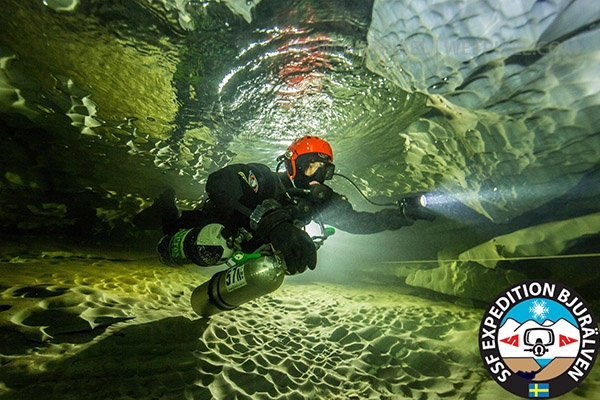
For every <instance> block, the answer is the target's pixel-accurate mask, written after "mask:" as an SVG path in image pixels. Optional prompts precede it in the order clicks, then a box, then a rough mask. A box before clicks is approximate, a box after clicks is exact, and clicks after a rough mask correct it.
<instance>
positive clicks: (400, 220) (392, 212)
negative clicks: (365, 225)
mask: <svg viewBox="0 0 600 400" xmlns="http://www.w3.org/2000/svg"><path fill="white" fill-rule="evenodd" d="M377 223H378V224H379V225H380V226H381V227H383V228H384V229H386V230H390V231H395V230H396V229H400V228H402V227H403V226H410V225H412V224H414V223H415V220H414V219H412V218H408V217H406V216H405V215H404V214H403V213H402V211H401V210H400V209H397V208H386V209H385V210H381V211H378V212H377Z"/></svg>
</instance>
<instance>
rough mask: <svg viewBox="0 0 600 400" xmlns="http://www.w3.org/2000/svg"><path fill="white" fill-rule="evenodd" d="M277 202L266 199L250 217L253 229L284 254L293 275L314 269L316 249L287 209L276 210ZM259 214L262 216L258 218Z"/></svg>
mask: <svg viewBox="0 0 600 400" xmlns="http://www.w3.org/2000/svg"><path fill="white" fill-rule="evenodd" d="M277 205H278V203H277V202H276V201H274V200H265V201H264V202H263V203H262V204H260V205H259V206H258V207H257V208H256V209H255V210H254V212H253V213H252V215H251V216H250V227H251V228H252V229H254V230H255V231H256V233H257V234H258V235H259V236H261V237H263V238H264V239H266V240H267V241H268V242H269V243H271V244H272V245H273V248H274V249H275V250H276V251H280V252H281V254H282V255H283V259H284V261H285V265H286V268H287V273H288V274H290V275H293V274H298V273H302V272H304V271H306V268H309V269H311V270H312V269H315V267H316V265H317V249H316V247H315V245H314V243H313V241H312V239H311V238H310V236H309V235H308V233H306V232H305V231H303V230H302V229H300V228H298V227H296V226H295V225H294V224H293V223H292V217H291V215H290V213H289V212H288V211H287V210H284V209H283V208H278V207H277ZM259 215H260V216H259Z"/></svg>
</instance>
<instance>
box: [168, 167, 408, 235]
mask: <svg viewBox="0 0 600 400" xmlns="http://www.w3.org/2000/svg"><path fill="white" fill-rule="evenodd" d="M323 186H326V185H323ZM292 188H293V185H292V182H291V181H290V179H289V178H288V176H287V175H286V174H285V173H276V172H273V171H271V170H270V169H269V167H267V166H266V165H264V164H254V163H252V164H232V165H229V166H227V167H225V168H222V169H220V170H218V171H216V172H213V173H212V174H210V175H209V177H208V181H207V183H206V192H207V194H208V197H209V199H210V201H209V202H208V203H207V205H206V207H205V208H204V209H203V210H202V215H199V214H195V215H194V214H187V215H186V213H185V212H184V214H183V215H182V218H181V221H180V222H179V223H178V224H177V225H178V226H177V228H176V229H180V228H185V227H191V226H199V225H201V223H204V224H205V223H209V222H218V223H221V224H223V225H224V226H225V227H226V228H228V230H229V231H231V232H233V231H236V230H237V229H239V228H242V227H243V228H246V229H247V230H250V227H249V216H250V213H252V210H254V209H255V208H256V206H258V205H259V204H261V203H262V202H263V201H264V200H267V199H274V200H276V201H277V202H279V203H280V204H281V205H282V207H284V208H285V207H290V208H291V209H293V207H292V206H293V200H292V198H291V197H289V196H288V195H286V192H287V191H289V190H290V189H292ZM326 188H327V191H328V192H329V193H328V196H326V198H325V199H323V200H322V201H317V200H311V199H310V198H308V199H306V200H304V201H303V199H302V198H299V197H298V196H292V197H295V198H296V199H299V200H300V201H301V202H302V203H303V204H305V203H308V205H309V207H310V209H309V210H308V211H304V212H303V210H301V211H300V212H299V215H294V217H295V218H296V219H297V220H300V221H303V223H304V224H307V223H309V222H310V220H311V219H316V218H321V221H322V222H323V223H324V224H326V225H331V226H333V227H335V228H338V229H341V230H343V231H346V232H349V233H355V234H369V233H377V232H381V231H384V230H393V229H398V228H400V227H402V226H406V225H411V224H412V222H413V221H412V220H411V219H407V218H404V217H403V216H402V215H401V214H400V212H398V211H397V210H395V209H386V210H382V211H379V212H375V213H370V212H359V211H355V210H354V209H353V208H352V205H351V204H350V202H349V201H348V200H347V199H346V197H344V196H342V195H340V194H338V193H336V192H334V191H333V190H331V189H330V188H329V187H328V186H326ZM296 208H297V207H296ZM192 213H194V212H192Z"/></svg>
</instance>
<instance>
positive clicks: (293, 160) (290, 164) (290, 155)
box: [283, 135, 335, 183]
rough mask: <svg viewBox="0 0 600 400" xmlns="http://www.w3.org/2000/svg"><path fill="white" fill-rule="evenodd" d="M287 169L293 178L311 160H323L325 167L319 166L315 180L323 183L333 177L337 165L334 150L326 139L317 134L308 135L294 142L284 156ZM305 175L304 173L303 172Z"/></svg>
mask: <svg viewBox="0 0 600 400" xmlns="http://www.w3.org/2000/svg"><path fill="white" fill-rule="evenodd" d="M283 160H284V161H285V169H286V170H287V174H288V176H289V177H290V179H291V180H294V179H295V178H296V174H297V173H298V172H299V171H301V172H302V171H304V170H305V169H306V168H307V167H308V165H309V164H310V163H311V162H315V161H318V162H322V163H324V167H321V168H319V171H318V173H317V174H315V176H314V178H313V180H317V181H319V182H321V183H323V181H326V180H328V179H331V178H332V177H333V172H334V170H335V166H334V165H333V164H332V162H333V151H332V150H331V146H330V145H329V143H327V142H326V141H325V140H323V139H321V138H318V137H316V136H310V135H306V136H304V137H302V138H298V139H296V140H294V141H293V142H292V144H291V145H290V147H288V149H287V151H286V152H285V154H284V156H283ZM302 175H304V174H302Z"/></svg>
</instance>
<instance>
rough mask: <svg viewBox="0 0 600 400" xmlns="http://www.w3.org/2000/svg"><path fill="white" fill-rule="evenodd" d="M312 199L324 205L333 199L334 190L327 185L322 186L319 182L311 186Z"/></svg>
mask: <svg viewBox="0 0 600 400" xmlns="http://www.w3.org/2000/svg"><path fill="white" fill-rule="evenodd" d="M309 190H310V195H309V197H310V199H311V200H312V201H315V202H317V203H324V202H326V201H327V200H329V199H330V198H331V195H332V194H333V190H332V189H331V188H330V187H329V186H326V185H323V184H320V183H318V182H315V183H311V184H310V188H309Z"/></svg>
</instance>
